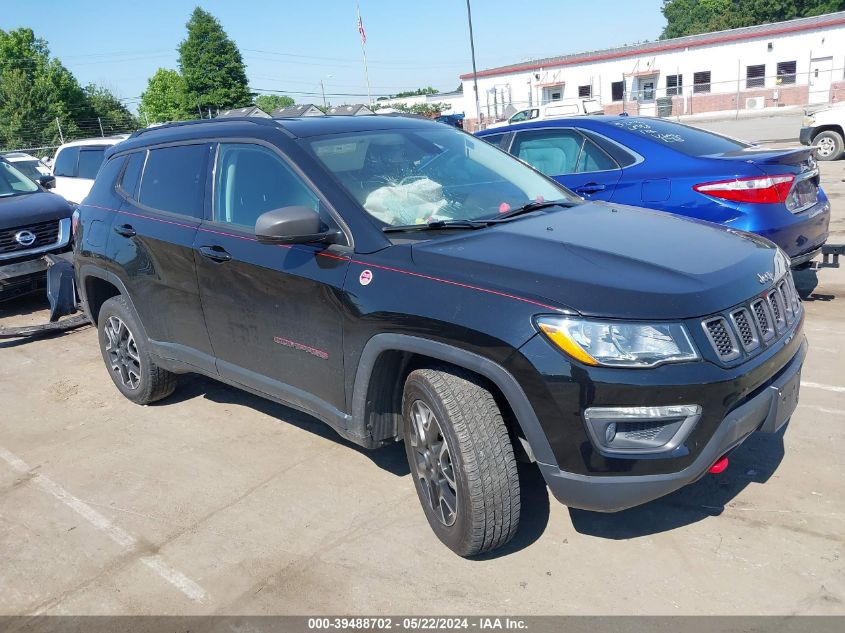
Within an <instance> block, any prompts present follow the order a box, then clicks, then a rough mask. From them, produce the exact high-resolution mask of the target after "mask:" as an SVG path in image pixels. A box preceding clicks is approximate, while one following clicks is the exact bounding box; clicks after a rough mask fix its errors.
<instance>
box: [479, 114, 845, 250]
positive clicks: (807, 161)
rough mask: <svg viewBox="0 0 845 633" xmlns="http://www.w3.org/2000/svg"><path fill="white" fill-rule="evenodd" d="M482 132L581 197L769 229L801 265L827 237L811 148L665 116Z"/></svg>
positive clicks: (826, 208)
mask: <svg viewBox="0 0 845 633" xmlns="http://www.w3.org/2000/svg"><path fill="white" fill-rule="evenodd" d="M477 135H478V136H479V137H481V138H483V139H484V140H486V141H488V142H490V143H493V144H495V145H498V146H499V147H500V148H502V149H503V150H505V151H507V152H510V153H511V154H513V155H514V156H516V157H518V158H520V159H522V160H523V161H525V162H526V163H528V164H529V165H531V166H533V167H534V168H535V169H537V170H539V171H541V172H543V173H544V174H546V175H548V176H551V177H552V178H554V179H555V180H557V181H558V182H559V183H561V184H563V185H565V186H566V187H568V188H569V189H571V190H572V191H574V192H575V193H577V194H579V195H580V196H582V197H584V198H589V199H593V200H608V201H612V202H618V203H620V204H629V205H634V206H641V207H649V208H652V209H659V210H663V211H670V212H672V213H677V214H680V215H685V216H688V217H692V218H698V219H701V220H707V221H710V222H717V223H719V224H722V225H724V226H727V227H730V228H734V229H741V230H743V231H750V232H753V233H757V234H759V235H762V236H763V237H765V238H768V239H769V240H771V241H773V242H774V243H776V244H777V245H778V246H780V247H781V248H783V249H784V250H785V251H786V253H787V254H788V255H789V256H790V257H791V258H792V265H793V266H798V265H800V264H803V263H805V262H807V261H809V260H810V259H812V258H813V257H814V256H815V255H816V254H817V253H818V251H819V249H820V248H821V247H822V245H823V244H824V242H825V240H827V236H828V224H829V222H830V203H829V202H828V199H827V196H826V195H825V194H824V191H822V189H821V188H820V187H819V172H818V169H817V168H816V164H815V161H814V159H813V157H812V155H811V150H810V149H809V148H798V149H766V148H761V147H758V146H754V145H749V144H747V143H743V142H742V141H738V140H735V139H731V138H727V137H724V136H720V135H718V134H713V133H711V132H707V131H704V130H700V129H698V128H694V127H690V126H687V125H682V124H680V123H675V122H672V121H666V120H663V119H652V118H641V117H627V116H595V117H577V118H562V119H547V120H543V121H534V122H530V123H523V124H519V125H510V126H508V127H501V128H494V129H491V130H483V131H481V132H478V133H477Z"/></svg>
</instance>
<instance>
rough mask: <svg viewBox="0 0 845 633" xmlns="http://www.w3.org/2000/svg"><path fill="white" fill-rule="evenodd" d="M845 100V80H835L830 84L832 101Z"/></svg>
mask: <svg viewBox="0 0 845 633" xmlns="http://www.w3.org/2000/svg"><path fill="white" fill-rule="evenodd" d="M840 101H845V81H834V82H833V83H832V84H831V85H830V102H831V103H838V102H840Z"/></svg>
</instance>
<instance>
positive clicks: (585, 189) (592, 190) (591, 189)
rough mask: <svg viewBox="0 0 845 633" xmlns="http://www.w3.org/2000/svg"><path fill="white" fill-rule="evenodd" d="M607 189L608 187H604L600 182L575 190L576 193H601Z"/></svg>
mask: <svg viewBox="0 0 845 633" xmlns="http://www.w3.org/2000/svg"><path fill="white" fill-rule="evenodd" d="M605 189H607V185H603V184H601V183H600V182H588V183H587V184H586V185H581V186H580V187H577V188H576V189H575V193H586V194H590V193H598V192H599V191H604V190H605Z"/></svg>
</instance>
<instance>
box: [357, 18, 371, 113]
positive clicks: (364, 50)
mask: <svg viewBox="0 0 845 633" xmlns="http://www.w3.org/2000/svg"><path fill="white" fill-rule="evenodd" d="M355 8H356V9H357V10H358V29H359V31H360V33H361V53H362V54H363V56H364V79H365V80H366V81H367V105H368V106H371V105H373V97H372V94H371V93H370V71H369V70H368V68H367V45H366V44H367V38H366V35H364V26H363V22H361V5H360V4H358V3H357V2H356V3H355Z"/></svg>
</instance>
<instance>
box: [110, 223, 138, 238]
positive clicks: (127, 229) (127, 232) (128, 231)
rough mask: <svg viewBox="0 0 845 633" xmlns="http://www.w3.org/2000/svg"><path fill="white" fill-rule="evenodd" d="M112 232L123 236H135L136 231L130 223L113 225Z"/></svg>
mask: <svg viewBox="0 0 845 633" xmlns="http://www.w3.org/2000/svg"><path fill="white" fill-rule="evenodd" d="M114 232H115V233H117V234H118V235H122V236H123V237H135V235H136V231H135V229H133V228H132V225H131V224H120V225H118V226H116V227H114Z"/></svg>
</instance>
